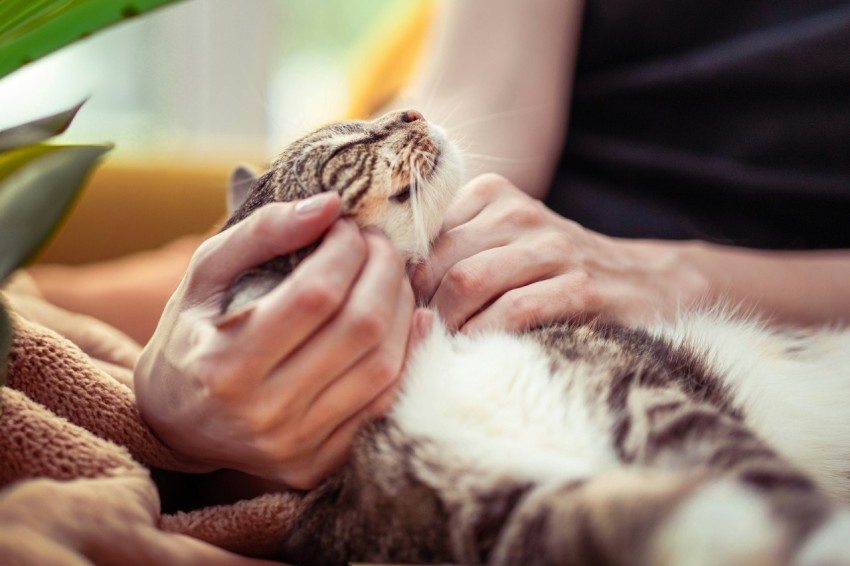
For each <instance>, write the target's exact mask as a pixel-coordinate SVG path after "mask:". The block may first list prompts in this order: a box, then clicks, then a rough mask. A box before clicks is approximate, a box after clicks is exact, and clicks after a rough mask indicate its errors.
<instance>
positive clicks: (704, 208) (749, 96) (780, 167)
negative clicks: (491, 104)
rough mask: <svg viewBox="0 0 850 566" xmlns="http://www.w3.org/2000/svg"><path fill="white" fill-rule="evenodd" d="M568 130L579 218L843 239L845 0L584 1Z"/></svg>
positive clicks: (559, 183) (803, 244)
mask: <svg viewBox="0 0 850 566" xmlns="http://www.w3.org/2000/svg"><path fill="white" fill-rule="evenodd" d="M569 129H570V132H569V134H568V139H567V144H566V148H565V151H564V154H563V157H562V160H561V163H560V166H559V169H558V172H557V175H556V178H555V182H554V185H553V188H552V191H551V193H550V196H549V199H548V204H549V206H551V207H552V208H554V209H555V210H557V211H558V212H559V213H561V214H563V215H565V216H567V217H570V218H573V219H575V220H577V221H579V222H580V223H582V224H584V225H585V226H587V227H589V228H592V229H595V230H598V231H601V232H604V233H607V234H610V235H615V236H629V237H660V238H674V239H681V238H702V239H708V240H712V241H717V242H722V243H734V244H738V245H746V246H753V247H767V248H831V247H850V2H848V1H846V0H845V1H835V0H806V1H805V2H801V1H799V0H772V1H770V2H758V1H752V0H744V1H741V0H718V1H715V2H677V1H675V0H656V1H654V2H645V1H644V2H640V1H636V0H589V2H588V4H587V7H586V12H585V22H584V27H583V36H582V40H581V47H580V52H579V61H578V68H577V73H576V79H575V86H574V98H573V106H572V112H571V122H570V128H569Z"/></svg>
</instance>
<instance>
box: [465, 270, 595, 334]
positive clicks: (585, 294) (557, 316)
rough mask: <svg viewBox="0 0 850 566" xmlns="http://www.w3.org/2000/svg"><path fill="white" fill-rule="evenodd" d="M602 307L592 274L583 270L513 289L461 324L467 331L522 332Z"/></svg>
mask: <svg viewBox="0 0 850 566" xmlns="http://www.w3.org/2000/svg"><path fill="white" fill-rule="evenodd" d="M598 309H599V295H598V293H597V292H596V291H595V289H594V286H593V282H592V280H591V278H590V276H589V275H588V274H587V273H586V272H584V271H580V270H574V271H571V272H569V273H567V274H565V275H560V276H558V277H555V278H552V279H545V280H543V281H538V282H536V283H532V284H530V285H526V286H525V287H519V288H517V289H512V290H510V291H508V292H507V293H505V294H503V295H502V296H501V297H499V298H498V299H496V300H495V301H494V302H493V303H492V304H491V305H489V306H488V307H487V308H486V309H484V310H482V311H481V312H480V313H478V314H476V315H475V316H473V317H472V318H471V319H470V320H468V321H467V322H466V324H464V325H463V326H462V327H461V332H463V333H464V334H469V333H474V332H480V331H484V330H491V329H494V328H498V329H501V330H506V331H508V332H522V331H525V330H528V329H530V328H534V327H536V326H540V325H542V324H547V323H550V322H554V321H557V320H565V319H566V318H569V317H570V316H572V315H575V316H588V315H592V314H594V313H596V312H597V311H598Z"/></svg>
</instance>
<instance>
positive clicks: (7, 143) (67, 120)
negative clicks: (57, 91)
mask: <svg viewBox="0 0 850 566" xmlns="http://www.w3.org/2000/svg"><path fill="white" fill-rule="evenodd" d="M85 102H86V101H85V100H84V101H82V102H80V103H79V104H77V105H76V106H74V107H73V108H69V109H68V110H64V111H62V112H58V113H56V114H52V115H50V116H45V117H44V118H39V119H37V120H33V121H32V122H27V123H26V124H21V125H19V126H15V127H13V128H9V129H8V130H2V131H0V152H3V151H8V150H10V149H14V148H16V147H21V146H24V145H30V144H34V143H39V142H42V141H44V140H46V139H48V138H52V137H53V136H58V135H59V134H61V133H62V132H64V131H65V130H66V129H68V126H70V125H71V121H73V119H74V116H76V115H77V112H78V111H79V110H80V108H82V106H83V104H85Z"/></svg>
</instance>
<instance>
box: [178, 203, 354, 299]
mask: <svg viewBox="0 0 850 566" xmlns="http://www.w3.org/2000/svg"><path fill="white" fill-rule="evenodd" d="M339 212H340V199H339V195H338V194H336V193H335V192H325V193H320V194H318V195H314V196H312V197H310V198H308V199H304V200H302V201H297V202H286V203H281V202H275V203H270V204H267V205H265V206H263V207H261V208H259V209H257V210H256V211H255V212H254V213H252V214H251V215H250V216H248V217H247V218H246V219H245V220H243V221H241V222H239V223H238V224H235V225H234V226H233V227H231V228H229V229H227V230H225V231H224V232H221V233H219V234H217V235H215V236H213V237H212V238H210V239H209V240H207V241H206V242H204V243H203V244H201V246H200V247H199V248H198V251H196V252H195V256H194V257H193V258H192V262H191V264H190V265H189V277H190V278H191V279H192V280H193V282H194V283H196V284H197V288H201V287H204V288H207V289H213V288H219V287H220V286H222V285H229V284H230V282H231V281H232V280H233V278H234V277H235V276H236V275H238V274H239V273H242V272H243V271H245V270H247V269H250V268H252V267H255V266H257V265H259V264H261V263H263V262H265V261H268V260H270V259H273V258H275V257H277V256H280V255H285V254H289V253H292V252H294V251H296V250H299V249H301V248H303V247H305V246H307V245H309V244H311V243H313V242H315V241H316V240H318V239H319V238H320V237H321V235H322V234H323V233H324V232H325V231H326V230H327V229H328V228H329V227H330V225H331V224H332V223H333V222H334V220H336V219H337V218H339Z"/></svg>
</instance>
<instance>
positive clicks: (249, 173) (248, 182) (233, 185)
mask: <svg viewBox="0 0 850 566" xmlns="http://www.w3.org/2000/svg"><path fill="white" fill-rule="evenodd" d="M258 177H259V173H258V172H257V171H254V170H253V169H252V168H251V167H249V166H247V165H237V166H236V169H234V170H233V172H232V173H231V174H230V180H229V181H228V182H227V214H228V216H229V215H232V214H233V212H234V211H235V210H236V209H237V208H239V206H240V205H241V204H242V203H243V202H245V199H246V198H248V193H249V192H250V190H251V187H252V186H253V185H254V183H255V182H256V181H257V178H258Z"/></svg>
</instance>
